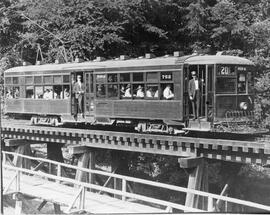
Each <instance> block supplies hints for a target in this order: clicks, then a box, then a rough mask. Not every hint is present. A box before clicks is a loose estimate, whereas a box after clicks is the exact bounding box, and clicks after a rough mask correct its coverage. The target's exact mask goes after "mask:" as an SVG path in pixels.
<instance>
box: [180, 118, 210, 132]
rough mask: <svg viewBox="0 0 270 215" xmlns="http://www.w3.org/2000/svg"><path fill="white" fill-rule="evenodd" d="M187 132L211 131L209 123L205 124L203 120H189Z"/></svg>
mask: <svg viewBox="0 0 270 215" xmlns="http://www.w3.org/2000/svg"><path fill="white" fill-rule="evenodd" d="M184 130H187V131H211V122H207V121H206V119H205V118H202V119H195V120H189V124H188V127H187V128H184Z"/></svg>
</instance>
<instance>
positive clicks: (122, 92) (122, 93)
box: [120, 85, 125, 98]
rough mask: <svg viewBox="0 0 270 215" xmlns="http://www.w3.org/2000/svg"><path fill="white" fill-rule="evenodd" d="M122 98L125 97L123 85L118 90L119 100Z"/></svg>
mask: <svg viewBox="0 0 270 215" xmlns="http://www.w3.org/2000/svg"><path fill="white" fill-rule="evenodd" d="M124 96H125V87H124V85H122V86H121V89H120V98H122V97H124Z"/></svg>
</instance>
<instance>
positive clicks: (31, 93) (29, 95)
mask: <svg viewBox="0 0 270 215" xmlns="http://www.w3.org/2000/svg"><path fill="white" fill-rule="evenodd" d="M26 98H31V99H33V98H34V86H26Z"/></svg>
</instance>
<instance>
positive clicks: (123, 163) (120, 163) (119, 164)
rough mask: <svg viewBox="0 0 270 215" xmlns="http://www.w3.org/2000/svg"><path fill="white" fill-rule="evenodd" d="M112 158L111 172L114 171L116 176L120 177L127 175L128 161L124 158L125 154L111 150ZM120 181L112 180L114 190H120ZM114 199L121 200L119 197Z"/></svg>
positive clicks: (116, 196)
mask: <svg viewBox="0 0 270 215" xmlns="http://www.w3.org/2000/svg"><path fill="white" fill-rule="evenodd" d="M111 158H112V170H116V172H115V173H116V174H121V175H129V169H128V160H127V158H126V152H125V153H123V152H122V151H117V150H112V151H111ZM121 183H122V181H121V179H117V178H114V184H113V188H114V189H116V190H121V189H122V184H121ZM114 197H115V198H118V199H121V198H122V197H121V196H119V195H114Z"/></svg>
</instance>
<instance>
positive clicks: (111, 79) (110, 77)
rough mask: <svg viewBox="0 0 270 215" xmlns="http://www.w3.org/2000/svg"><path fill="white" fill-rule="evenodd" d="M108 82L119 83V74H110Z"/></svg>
mask: <svg viewBox="0 0 270 215" xmlns="http://www.w3.org/2000/svg"><path fill="white" fill-rule="evenodd" d="M108 82H117V74H108Z"/></svg>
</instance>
